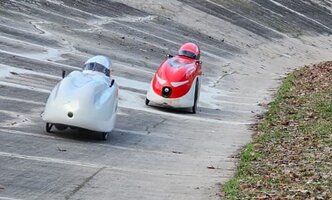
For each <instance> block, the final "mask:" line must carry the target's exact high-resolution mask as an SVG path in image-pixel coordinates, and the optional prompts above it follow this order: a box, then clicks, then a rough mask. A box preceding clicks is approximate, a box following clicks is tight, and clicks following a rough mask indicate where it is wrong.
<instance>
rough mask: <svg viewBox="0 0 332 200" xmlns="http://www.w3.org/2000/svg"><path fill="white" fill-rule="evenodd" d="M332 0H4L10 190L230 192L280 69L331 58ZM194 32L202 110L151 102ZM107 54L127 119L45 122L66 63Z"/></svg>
mask: <svg viewBox="0 0 332 200" xmlns="http://www.w3.org/2000/svg"><path fill="white" fill-rule="evenodd" d="M331 3H332V2H331V1H319V0H315V1H296V2H294V1H283V0H268V1H260V0H248V1H235V0H232V1H229V0H227V1H226V0H225V1H224V0H205V1H204V0H202V1H175V0H171V1H162V0H154V1H152V0H148V1H133V0H122V1H120V0H119V1H70V0H63V1H60V0H58V1H28V0H26V1H9V0H5V1H1V2H0V22H1V23H0V172H1V173H0V188H1V189H0V199H218V198H219V197H218V195H217V193H218V190H219V185H220V183H222V182H223V181H225V180H227V179H228V178H229V177H230V176H231V175H232V173H233V171H234V168H235V161H236V160H235V159H234V158H233V155H234V154H235V153H236V152H237V150H238V149H239V148H241V146H243V145H244V144H246V143H247V142H248V141H250V136H251V132H250V131H249V125H250V124H251V123H253V122H254V116H255V115H256V114H258V113H261V112H262V111H263V108H261V107H260V106H259V105H260V104H264V103H266V102H268V101H269V100H270V98H271V94H272V90H273V89H275V88H276V87H277V85H278V82H279V79H280V77H282V76H283V74H284V73H285V72H286V71H289V70H290V69H292V68H294V67H298V66H301V65H303V64H307V63H312V62H318V61H321V60H327V59H329V57H330V52H331V49H330V48H331V36H330V34H331V28H332V17H331V10H332V8H331ZM186 41H193V42H197V43H198V44H199V45H200V47H201V50H202V59H203V67H204V76H203V84H202V85H203V88H202V93H201V100H200V103H199V112H198V114H196V115H192V114H188V113H186V112H182V111H175V110H167V109H158V108H153V107H146V106H145V105H144V98H145V93H146V89H147V88H148V87H149V81H150V79H151V77H152V75H153V73H154V71H155V70H156V68H157V67H158V64H159V63H160V62H161V60H162V59H163V56H164V55H165V54H168V53H173V54H174V53H175V52H176V49H177V48H178V47H179V45H180V44H181V43H184V42H186ZM96 54H105V55H109V56H110V57H111V58H112V60H113V61H114V75H115V78H116V81H117V82H118V83H119V85H120V102H119V105H120V111H119V113H118V119H117V124H116V129H115V130H114V131H113V132H112V134H111V135H110V138H109V139H108V140H107V141H100V140H98V139H97V138H96V137H95V135H93V134H91V133H88V132H84V133H79V132H73V131H67V132H65V133H55V134H48V133H45V131H44V123H43V122H42V121H41V117H40V113H41V112H42V110H43V107H44V105H45V101H46V99H47V96H48V94H49V92H50V90H51V89H52V87H53V86H54V85H55V84H56V83H57V82H58V81H59V80H61V78H60V74H61V70H62V69H65V70H67V71H72V70H77V69H80V68H81V66H82V63H83V62H84V61H85V60H86V59H87V58H89V57H90V56H92V55H96ZM208 167H209V168H208ZM213 168H214V169H213Z"/></svg>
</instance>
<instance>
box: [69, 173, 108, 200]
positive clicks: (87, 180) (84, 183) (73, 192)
mask: <svg viewBox="0 0 332 200" xmlns="http://www.w3.org/2000/svg"><path fill="white" fill-rule="evenodd" d="M105 168H106V167H102V168H99V169H98V170H97V171H96V172H95V173H93V174H92V175H91V176H89V177H88V178H86V179H85V180H84V181H83V182H82V183H81V184H79V185H78V186H77V187H76V188H75V189H74V190H73V191H72V192H70V194H68V195H67V196H66V197H65V199H66V200H68V199H70V198H71V197H72V196H74V195H75V194H76V193H77V192H78V191H79V190H80V189H82V188H83V187H84V186H85V185H86V184H87V183H88V182H89V181H90V180H91V179H93V177H95V176H96V175H97V174H98V173H99V172H101V171H102V170H103V169H105Z"/></svg>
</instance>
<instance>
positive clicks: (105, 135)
mask: <svg viewBox="0 0 332 200" xmlns="http://www.w3.org/2000/svg"><path fill="white" fill-rule="evenodd" d="M107 138H108V132H103V133H101V139H102V140H107Z"/></svg>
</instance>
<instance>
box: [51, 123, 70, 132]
mask: <svg viewBox="0 0 332 200" xmlns="http://www.w3.org/2000/svg"><path fill="white" fill-rule="evenodd" d="M54 127H55V128H56V129H58V130H59V131H64V130H66V128H68V127H67V126H66V125H63V124H54Z"/></svg>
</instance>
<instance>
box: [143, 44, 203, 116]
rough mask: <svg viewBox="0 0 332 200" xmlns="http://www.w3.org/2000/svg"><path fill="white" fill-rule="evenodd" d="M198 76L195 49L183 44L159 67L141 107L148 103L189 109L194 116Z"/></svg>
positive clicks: (192, 45) (196, 51)
mask: <svg viewBox="0 0 332 200" xmlns="http://www.w3.org/2000/svg"><path fill="white" fill-rule="evenodd" d="M201 74H202V66H201V61H200V50H199V47H198V46H197V45H196V44H194V43H185V44H183V45H182V46H181V47H180V49H179V51H178V54H177V55H176V56H174V57H173V56H168V58H167V59H166V60H165V61H164V62H163V63H162V64H161V65H160V66H159V68H158V70H157V72H156V73H155V75H154V76H153V79H152V81H151V87H150V89H149V90H148V92H147V96H146V99H145V104H146V105H148V104H149V103H150V102H152V103H155V104H157V105H165V106H170V107H174V108H190V109H191V111H192V112H193V113H196V110H197V102H198V98H199V94H200V86H201V78H200V75H201Z"/></svg>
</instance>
